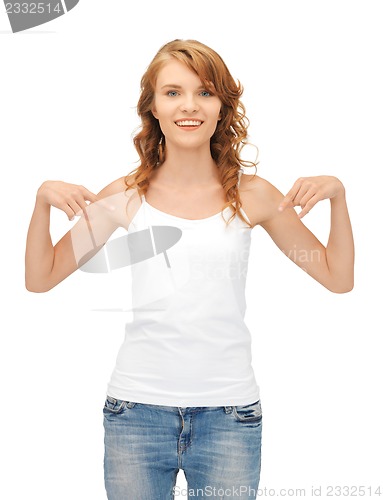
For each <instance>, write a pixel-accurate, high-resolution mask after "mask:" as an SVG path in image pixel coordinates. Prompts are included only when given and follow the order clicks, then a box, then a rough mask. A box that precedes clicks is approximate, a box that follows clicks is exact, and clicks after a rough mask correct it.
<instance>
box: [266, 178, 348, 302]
mask: <svg viewBox="0 0 383 500" xmlns="http://www.w3.org/2000/svg"><path fill="white" fill-rule="evenodd" d="M269 194H271V195H272V196H271V198H272V199H273V200H274V203H273V205H274V207H275V206H276V204H277V206H278V208H277V210H275V208H274V210H272V213H273V216H272V217H270V218H269V220H265V221H263V223H262V224H261V225H262V226H263V227H264V228H265V229H266V231H267V232H268V233H269V234H270V236H271V237H272V238H273V240H274V241H275V242H276V244H277V245H278V246H279V248H281V250H283V251H284V253H286V254H287V256H288V257H290V259H291V260H293V261H294V262H295V263H296V264H297V265H299V266H300V267H302V268H303V269H305V270H306V271H307V272H308V273H309V274H310V275H311V276H312V277H313V278H314V279H316V280H317V281H318V282H320V283H321V284H322V285H324V286H325V287H326V288H328V289H329V290H331V291H332V292H335V293H346V292H349V291H351V290H352V289H353V286H354V241H353V235H352V228H351V222H350V218H349V214H348V209H347V204H346V194H345V188H344V186H343V184H342V182H341V181H340V180H339V179H338V178H336V177H333V176H327V175H320V176H316V177H301V178H299V179H298V180H297V181H296V182H295V183H294V185H293V187H292V188H291V189H290V191H289V192H288V193H287V194H286V196H285V197H283V195H281V193H279V191H278V190H277V189H276V188H274V187H273V189H272V192H271V193H270V192H269ZM281 198H282V199H281ZM325 199H329V200H330V205H331V227H330V234H329V238H328V242H327V246H326V247H324V246H323V245H322V244H321V243H320V242H319V241H318V240H317V238H316V237H315V236H314V235H313V234H312V233H311V231H309V229H308V228H307V227H306V226H305V225H304V224H303V223H301V222H300V219H302V217H304V216H305V215H306V214H307V213H308V212H309V211H310V210H311V209H312V208H313V207H314V206H315V205H316V204H317V203H318V202H319V201H321V200H325ZM296 206H300V207H301V208H302V210H301V212H300V213H299V214H298V215H297V214H296V213H295V210H294V209H293V207H296ZM276 212H278V213H279V216H278V215H277V213H276Z"/></svg>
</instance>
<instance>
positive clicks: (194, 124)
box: [176, 120, 202, 127]
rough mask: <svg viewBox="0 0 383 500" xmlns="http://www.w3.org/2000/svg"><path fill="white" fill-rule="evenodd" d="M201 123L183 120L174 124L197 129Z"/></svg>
mask: <svg viewBox="0 0 383 500" xmlns="http://www.w3.org/2000/svg"><path fill="white" fill-rule="evenodd" d="M201 123H202V122H200V121H197V120H183V121H180V122H176V124H177V125H178V126H179V127H198V126H199V125H201Z"/></svg>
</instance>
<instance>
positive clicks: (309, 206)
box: [298, 195, 320, 219]
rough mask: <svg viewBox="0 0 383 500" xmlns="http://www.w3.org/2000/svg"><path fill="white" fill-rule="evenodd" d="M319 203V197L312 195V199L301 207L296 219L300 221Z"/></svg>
mask: <svg viewBox="0 0 383 500" xmlns="http://www.w3.org/2000/svg"><path fill="white" fill-rule="evenodd" d="M318 201H320V197H319V196H318V195H314V196H313V197H312V198H310V199H309V200H308V202H307V203H306V204H305V205H304V206H303V208H302V210H301V211H300V212H299V214H298V217H299V218H300V219H302V217H304V216H305V215H307V214H308V213H309V212H310V210H311V209H312V208H313V207H314V206H315V205H316V204H317V203H318Z"/></svg>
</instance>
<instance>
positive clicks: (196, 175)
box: [154, 147, 220, 188]
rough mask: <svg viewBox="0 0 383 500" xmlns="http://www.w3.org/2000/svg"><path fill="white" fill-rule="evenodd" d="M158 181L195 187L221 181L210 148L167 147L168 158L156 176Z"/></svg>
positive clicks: (176, 185) (183, 186)
mask: <svg viewBox="0 0 383 500" xmlns="http://www.w3.org/2000/svg"><path fill="white" fill-rule="evenodd" d="M154 177H155V178H156V180H157V181H159V182H161V183H163V184H166V185H167V186H169V187H178V188H193V186H194V187H197V186H202V185H211V184H214V183H215V182H217V181H218V182H220V178H219V172H218V167H217V164H216V163H215V161H214V160H213V158H212V156H211V154H210V149H209V150H208V151H206V149H205V150H203V151H202V150H198V149H192V150H190V149H189V150H188V149H184V150H181V149H177V151H174V150H172V148H168V147H167V149H166V160H165V161H164V163H163V164H162V165H161V166H160V167H159V169H158V170H157V172H156V174H155V176H154Z"/></svg>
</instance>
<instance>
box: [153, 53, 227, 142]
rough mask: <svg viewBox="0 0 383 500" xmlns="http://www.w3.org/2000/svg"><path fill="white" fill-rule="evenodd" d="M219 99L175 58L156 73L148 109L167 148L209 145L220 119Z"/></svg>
mask: <svg viewBox="0 0 383 500" xmlns="http://www.w3.org/2000/svg"><path fill="white" fill-rule="evenodd" d="M220 110H221V101H220V99H219V98H218V97H217V96H216V95H214V94H213V93H211V92H210V91H209V90H208V89H206V87H204V86H203V84H202V82H201V80H200V78H199V77H198V75H197V74H196V73H194V72H193V71H192V70H190V69H189V68H188V67H187V66H186V64H183V63H181V62H179V61H177V60H175V59H174V60H169V61H168V62H166V63H165V64H164V65H163V67H162V68H161V70H160V71H159V73H158V76H157V81H156V87H155V92H154V100H153V106H152V113H153V116H154V117H155V118H157V120H158V121H159V125H160V127H161V130H162V133H163V134H164V136H165V138H166V145H167V148H169V147H180V148H191V147H192V148H201V147H204V148H209V150H210V138H211V137H212V135H213V134H214V132H215V129H216V127H217V122H218V120H220Z"/></svg>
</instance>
